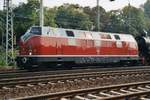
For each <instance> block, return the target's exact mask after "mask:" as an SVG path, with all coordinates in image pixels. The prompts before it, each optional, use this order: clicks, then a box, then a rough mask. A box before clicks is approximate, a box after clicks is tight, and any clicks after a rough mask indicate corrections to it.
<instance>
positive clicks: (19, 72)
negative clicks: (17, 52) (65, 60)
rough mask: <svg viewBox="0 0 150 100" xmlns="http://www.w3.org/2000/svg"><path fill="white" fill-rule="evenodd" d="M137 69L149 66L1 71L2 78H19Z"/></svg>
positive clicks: (0, 76) (0, 77)
mask: <svg viewBox="0 0 150 100" xmlns="http://www.w3.org/2000/svg"><path fill="white" fill-rule="evenodd" d="M135 69H136V70H137V69H140V70H142V69H147V70H149V69H150V67H149V66H134V67H117V68H94V69H93V68H92V66H91V68H89V69H75V70H55V71H33V72H31V71H27V70H16V71H14V70H13V71H5V72H0V79H6V78H17V77H30V76H41V75H58V74H69V73H82V72H102V71H117V70H118V71H119V70H122V71H124V70H135Z"/></svg>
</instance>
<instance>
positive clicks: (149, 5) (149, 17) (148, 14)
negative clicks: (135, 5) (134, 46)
mask: <svg viewBox="0 0 150 100" xmlns="http://www.w3.org/2000/svg"><path fill="white" fill-rule="evenodd" d="M144 14H145V23H146V31H147V32H148V34H149V35H150V0H147V2H146V3H145V4H144Z"/></svg>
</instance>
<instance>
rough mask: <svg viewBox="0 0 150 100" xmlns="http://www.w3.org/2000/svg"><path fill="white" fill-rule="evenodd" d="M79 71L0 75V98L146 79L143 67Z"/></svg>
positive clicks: (147, 70) (147, 77) (146, 75)
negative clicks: (7, 76) (11, 75)
mask: <svg viewBox="0 0 150 100" xmlns="http://www.w3.org/2000/svg"><path fill="white" fill-rule="evenodd" d="M74 71H75V70H74ZM83 71H84V70H79V71H75V72H74V73H73V72H68V73H67V72H64V73H59V74H56V73H58V72H56V73H55V72H54V74H52V73H50V74H48V75H47V74H46V75H45V74H41V75H39V74H38V75H33V76H30V77H29V76H20V77H16V78H14V77H13V78H10V77H9V78H3V79H1V80H0V99H2V100H3V99H10V98H16V97H24V96H29V95H35V94H36V95H39V94H41V93H42V94H48V93H56V92H58V91H59V92H60V91H68V90H76V89H79V90H80V89H85V88H92V87H99V86H108V85H112V84H123V83H132V82H142V81H145V80H147V81H148V80H150V70H149V69H147V68H145V69H144V68H142V69H140V68H139V69H136V70H135V69H132V70H129V69H128V70H127V69H126V70H123V69H122V70H115V71H100V69H99V70H95V71H93V70H92V71H90V70H89V71H85V72H83ZM27 91H28V92H27ZM39 91H40V92H39Z"/></svg>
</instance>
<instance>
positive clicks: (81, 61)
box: [16, 56, 141, 70]
mask: <svg viewBox="0 0 150 100" xmlns="http://www.w3.org/2000/svg"><path fill="white" fill-rule="evenodd" d="M16 61H17V65H18V66H19V68H21V69H28V70H31V69H34V68H35V69H37V68H39V69H45V67H46V68H51V69H59V68H60V69H72V68H73V67H76V68H77V67H87V66H88V65H92V66H100V67H106V66H109V67H114V66H129V65H139V64H140V63H141V61H140V60H139V58H138V57H26V56H20V57H17V59H16Z"/></svg>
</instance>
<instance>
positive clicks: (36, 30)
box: [30, 27, 42, 35]
mask: <svg viewBox="0 0 150 100" xmlns="http://www.w3.org/2000/svg"><path fill="white" fill-rule="evenodd" d="M30 33H31V34H35V35H41V34H42V29H41V27H32V28H31V30H30Z"/></svg>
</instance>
